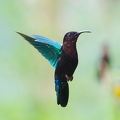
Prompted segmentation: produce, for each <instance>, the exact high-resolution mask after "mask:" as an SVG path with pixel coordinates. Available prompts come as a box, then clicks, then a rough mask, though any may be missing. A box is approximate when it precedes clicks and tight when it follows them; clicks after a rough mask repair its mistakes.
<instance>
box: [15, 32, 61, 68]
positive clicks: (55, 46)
mask: <svg viewBox="0 0 120 120" xmlns="http://www.w3.org/2000/svg"><path fill="white" fill-rule="evenodd" d="M17 33H18V34H20V35H21V36H22V37H24V38H25V39H26V40H27V41H28V42H29V43H30V44H32V45H33V46H34V47H35V48H36V49H37V50H38V51H39V52H40V53H41V54H42V55H43V56H44V57H45V58H46V59H47V60H48V61H49V62H50V64H51V65H52V66H53V67H54V68H56V65H57V62H58V59H59V56H60V54H61V47H62V44H60V43H58V42H55V41H53V40H51V39H49V38H46V37H43V36H39V35H33V36H32V37H30V36H27V35H25V34H22V33H19V32H17Z"/></svg>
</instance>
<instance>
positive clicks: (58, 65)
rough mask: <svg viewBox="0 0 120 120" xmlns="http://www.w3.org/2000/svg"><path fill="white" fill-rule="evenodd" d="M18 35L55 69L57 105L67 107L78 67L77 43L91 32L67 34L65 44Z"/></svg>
mask: <svg viewBox="0 0 120 120" xmlns="http://www.w3.org/2000/svg"><path fill="white" fill-rule="evenodd" d="M17 33H18V34H19V35H21V36H22V37H23V38H24V39H25V40H27V41H28V42H29V43H30V44H31V45H33V46H34V47H35V48H36V49H37V50H38V51H39V52H40V53H41V54H42V55H43V56H44V57H45V58H46V59H47V60H48V61H49V62H50V64H51V65H52V66H53V67H54V68H55V72H54V82H55V91H56V97H57V104H58V105H59V104H60V105H61V106H62V107H66V106H67V103H68V98H69V85H68V81H72V80H73V74H74V72H75V69H76V67H77V65H78V53H77V49H76V42H77V39H78V37H79V35H80V34H82V33H91V32H90V31H89V30H83V31H79V32H75V31H71V32H67V33H66V34H65V36H64V38H63V44H60V43H58V42H56V41H54V40H52V39H50V38H47V37H44V36H39V35H32V36H28V35H25V34H23V33H20V32H17Z"/></svg>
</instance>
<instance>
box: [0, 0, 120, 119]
mask: <svg viewBox="0 0 120 120" xmlns="http://www.w3.org/2000/svg"><path fill="white" fill-rule="evenodd" d="M86 29H88V30H91V31H92V33H91V34H82V35H80V37H79V40H78V42H77V49H78V54H79V65H78V67H77V69H76V71H75V74H74V80H73V81H72V82H69V86H70V98H69V103H68V106H67V107H66V108H62V107H61V106H58V105H57V104H56V95H55V90H54V68H53V67H52V66H51V65H50V64H49V62H48V61H47V60H45V59H44V58H43V57H42V56H41V54H39V53H38V52H37V50H36V49H35V48H34V47H33V46H31V45H30V44H29V43H28V42H26V41H25V40H24V39H23V38H22V37H21V36H19V35H18V34H16V32H15V31H18V32H22V33H24V34H27V35H32V34H38V35H43V36H46V37H49V38H52V39H54V40H56V41H58V42H60V43H62V40H63V36H64V34H65V33H66V32H68V31H80V30H86ZM104 43H107V44H108V45H109V50H110V51H109V52H110V55H111V61H112V63H111V69H110V70H109V73H108V76H109V79H108V81H107V82H104V81H103V82H99V81H98V80H97V78H96V66H97V64H99V59H100V57H101V49H102V45H103V44H104ZM119 51H120V1H119V0H88V1H87V0H63V1H62V0H0V120H74V119H75V120H120V100H119V99H116V98H115V96H114V95H113V92H112V88H113V85H114V84H116V81H117V80H119V78H120V77H119V76H120V66H119V64H120V52H119Z"/></svg>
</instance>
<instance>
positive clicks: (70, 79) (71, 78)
mask: <svg viewBox="0 0 120 120" xmlns="http://www.w3.org/2000/svg"><path fill="white" fill-rule="evenodd" d="M65 77H66V78H67V81H72V80H73V76H71V77H69V76H68V75H65Z"/></svg>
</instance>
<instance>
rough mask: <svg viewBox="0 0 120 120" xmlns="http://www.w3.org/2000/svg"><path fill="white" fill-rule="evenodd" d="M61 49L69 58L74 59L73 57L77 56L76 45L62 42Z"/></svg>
mask: <svg viewBox="0 0 120 120" xmlns="http://www.w3.org/2000/svg"><path fill="white" fill-rule="evenodd" d="M62 49H63V51H64V52H65V53H66V54H68V55H69V56H71V57H74V56H76V55H77V50H76V43H72V42H71V43H68V42H64V45H63V48H62Z"/></svg>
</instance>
